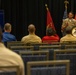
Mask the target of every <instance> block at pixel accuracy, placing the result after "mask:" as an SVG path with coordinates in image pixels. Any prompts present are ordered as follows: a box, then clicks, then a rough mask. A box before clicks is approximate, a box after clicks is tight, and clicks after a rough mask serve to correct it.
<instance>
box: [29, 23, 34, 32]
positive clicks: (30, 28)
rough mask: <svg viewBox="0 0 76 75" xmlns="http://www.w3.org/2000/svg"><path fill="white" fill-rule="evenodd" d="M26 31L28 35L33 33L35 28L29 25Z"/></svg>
mask: <svg viewBox="0 0 76 75" xmlns="http://www.w3.org/2000/svg"><path fill="white" fill-rule="evenodd" d="M28 31H29V33H35V26H34V25H33V24H30V25H29V26H28Z"/></svg>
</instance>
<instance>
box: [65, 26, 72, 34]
mask: <svg viewBox="0 0 76 75" xmlns="http://www.w3.org/2000/svg"><path fill="white" fill-rule="evenodd" d="M72 29H73V27H72V26H67V27H66V33H67V34H72Z"/></svg>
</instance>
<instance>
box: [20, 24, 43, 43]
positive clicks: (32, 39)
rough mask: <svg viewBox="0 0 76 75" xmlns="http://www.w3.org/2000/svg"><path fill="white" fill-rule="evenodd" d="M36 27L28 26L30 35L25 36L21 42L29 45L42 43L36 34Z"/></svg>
mask: <svg viewBox="0 0 76 75" xmlns="http://www.w3.org/2000/svg"><path fill="white" fill-rule="evenodd" d="M35 30H36V29H35V26H34V25H33V24H30V25H29V26H28V32H29V34H28V35H26V36H24V37H23V38H22V39H21V41H22V42H24V43H26V44H28V43H41V42H42V41H41V38H40V37H39V36H37V35H36V34H35Z"/></svg>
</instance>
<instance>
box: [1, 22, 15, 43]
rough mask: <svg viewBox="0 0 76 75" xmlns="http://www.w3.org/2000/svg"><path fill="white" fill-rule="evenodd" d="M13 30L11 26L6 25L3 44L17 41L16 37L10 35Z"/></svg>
mask: <svg viewBox="0 0 76 75" xmlns="http://www.w3.org/2000/svg"><path fill="white" fill-rule="evenodd" d="M11 30H12V26H11V24H10V23H6V24H5V25H4V33H3V39H2V41H3V42H9V41H16V37H15V36H14V35H12V34H10V33H11Z"/></svg>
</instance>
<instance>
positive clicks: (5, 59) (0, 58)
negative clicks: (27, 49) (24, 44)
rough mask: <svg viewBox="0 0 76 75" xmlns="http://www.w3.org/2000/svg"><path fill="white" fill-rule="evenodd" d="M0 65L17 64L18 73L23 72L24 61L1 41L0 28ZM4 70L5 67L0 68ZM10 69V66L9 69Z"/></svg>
mask: <svg viewBox="0 0 76 75" xmlns="http://www.w3.org/2000/svg"><path fill="white" fill-rule="evenodd" d="M0 65H1V66H16V65H19V75H25V74H24V63H23V60H22V58H21V57H20V56H19V55H18V54H16V53H15V52H13V51H12V50H10V49H8V48H6V47H5V46H4V45H3V43H2V31H1V28H0ZM0 70H1V71H5V70H7V69H0ZM10 71H12V68H11V69H10Z"/></svg>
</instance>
